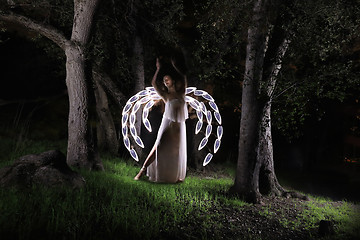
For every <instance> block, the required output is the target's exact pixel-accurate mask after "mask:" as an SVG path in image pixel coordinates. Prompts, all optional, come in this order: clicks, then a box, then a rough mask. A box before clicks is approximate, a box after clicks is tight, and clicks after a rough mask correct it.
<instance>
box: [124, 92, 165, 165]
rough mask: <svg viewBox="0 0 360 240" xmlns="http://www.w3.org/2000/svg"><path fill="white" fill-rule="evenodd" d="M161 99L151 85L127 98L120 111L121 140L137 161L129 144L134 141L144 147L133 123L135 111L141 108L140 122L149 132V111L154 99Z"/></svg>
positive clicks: (136, 155) (150, 128)
mask: <svg viewBox="0 0 360 240" xmlns="http://www.w3.org/2000/svg"><path fill="white" fill-rule="evenodd" d="M159 99H161V97H160V96H159V95H158V94H157V92H156V91H155V89H154V88H153V87H147V88H145V89H144V90H142V91H140V92H138V93H136V94H135V95H134V96H132V97H131V98H129V100H128V101H127V102H126V104H125V107H124V108H123V111H122V117H121V133H122V136H123V142H124V145H125V147H126V149H127V150H128V151H129V153H130V156H131V157H132V158H133V159H134V160H135V161H139V157H138V154H137V152H136V150H135V149H134V147H133V146H132V145H131V142H135V143H136V144H137V145H139V146H140V147H141V148H144V147H145V146H144V143H143V141H142V139H141V138H140V137H139V136H138V133H137V131H136V127H135V123H136V121H137V119H136V115H137V114H136V113H137V112H138V111H139V110H140V109H141V108H142V109H143V112H142V117H141V120H142V123H143V124H144V126H145V128H146V129H147V130H148V131H149V132H151V131H152V127H151V124H150V121H149V119H148V116H149V111H150V109H151V107H152V106H153V105H154V103H155V101H156V100H159Z"/></svg>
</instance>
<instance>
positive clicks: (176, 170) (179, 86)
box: [134, 59, 188, 183]
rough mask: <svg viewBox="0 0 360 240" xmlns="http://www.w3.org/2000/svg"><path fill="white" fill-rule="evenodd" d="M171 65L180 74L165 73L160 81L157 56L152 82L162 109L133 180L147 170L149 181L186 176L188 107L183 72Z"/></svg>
mask: <svg viewBox="0 0 360 240" xmlns="http://www.w3.org/2000/svg"><path fill="white" fill-rule="evenodd" d="M171 63H172V67H173V68H174V69H175V70H176V72H177V74H176V75H179V76H181V77H179V78H178V79H176V80H175V76H170V75H165V76H164V78H163V83H162V84H159V83H157V81H156V79H157V76H158V73H159V70H160V67H161V66H160V62H159V59H156V68H157V69H156V72H155V75H154V77H153V79H152V82H151V84H152V86H153V87H154V88H155V90H156V91H157V93H158V94H159V95H160V96H161V97H162V99H163V101H164V102H165V112H164V114H163V118H162V121H161V124H160V127H159V131H158V134H157V138H156V141H155V144H154V146H153V148H152V149H151V151H150V153H149V155H148V157H147V158H146V160H145V162H144V164H143V166H142V168H141V169H140V171H139V173H138V174H137V175H136V176H135V178H134V179H135V180H139V179H140V177H141V176H142V175H144V173H145V172H146V175H147V176H148V177H149V180H150V181H152V182H164V183H177V182H182V181H184V179H185V176H186V163H187V153H186V151H187V150H186V126H185V120H186V119H187V118H188V110H187V106H186V103H185V89H186V85H187V82H186V76H185V75H183V74H182V73H181V72H180V71H179V70H178V68H177V67H176V66H175V63H174V61H173V60H172V61H171Z"/></svg>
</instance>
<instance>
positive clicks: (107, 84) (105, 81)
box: [92, 64, 127, 108]
mask: <svg viewBox="0 0 360 240" xmlns="http://www.w3.org/2000/svg"><path fill="white" fill-rule="evenodd" d="M92 73H93V76H94V77H95V78H97V79H98V80H99V83H100V84H101V86H102V87H103V88H105V90H106V92H108V93H110V95H111V97H112V98H113V99H114V100H115V101H116V103H117V104H119V106H120V108H122V107H124V105H125V102H126V100H127V97H126V96H125V95H124V94H123V93H122V92H121V91H120V90H119V88H118V87H117V86H116V84H115V83H114V82H113V80H112V79H111V78H110V77H109V76H108V75H107V74H105V73H104V72H103V71H101V69H100V67H99V66H98V65H97V64H94V65H93V70H92Z"/></svg>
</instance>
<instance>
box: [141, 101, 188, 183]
mask: <svg viewBox="0 0 360 240" xmlns="http://www.w3.org/2000/svg"><path fill="white" fill-rule="evenodd" d="M170 109H172V107H171V106H170ZM184 111H185V110H184ZM165 112H167V110H165ZM185 114H186V116H182V117H181V118H182V119H181V120H182V121H179V122H177V121H176V119H172V120H171V119H169V118H168V115H167V114H164V116H163V119H162V122H161V125H160V127H159V131H158V135H157V138H156V141H155V144H154V147H153V149H154V148H155V153H154V154H155V160H154V162H153V163H151V164H150V166H149V167H148V168H147V173H146V175H147V176H148V177H149V180H150V181H152V182H163V183H176V182H179V181H183V180H184V179H185V176H186V163H187V152H186V151H187V150H186V125H185V119H186V118H187V110H186V113H185ZM174 120H175V121H174Z"/></svg>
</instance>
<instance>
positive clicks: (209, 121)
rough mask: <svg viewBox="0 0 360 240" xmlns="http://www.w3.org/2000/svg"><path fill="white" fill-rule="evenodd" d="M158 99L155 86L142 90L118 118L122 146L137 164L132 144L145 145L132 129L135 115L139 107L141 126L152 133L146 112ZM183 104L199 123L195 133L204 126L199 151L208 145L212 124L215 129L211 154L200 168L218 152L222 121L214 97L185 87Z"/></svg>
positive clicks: (126, 105)
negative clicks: (189, 108) (189, 107)
mask: <svg viewBox="0 0 360 240" xmlns="http://www.w3.org/2000/svg"><path fill="white" fill-rule="evenodd" d="M191 95H192V96H191ZM160 99H162V98H161V97H160V96H159V94H158V93H157V92H156V91H155V89H154V87H146V88H145V89H144V90H142V91H140V92H138V93H136V94H135V95H134V96H132V97H131V98H130V99H129V100H128V101H127V102H126V104H125V107H124V108H123V111H122V117H121V133H122V136H123V143H124V145H125V147H126V149H127V150H128V151H129V153H130V155H131V157H132V158H133V159H134V160H135V161H139V157H138V154H137V153H136V150H135V149H134V148H133V147H132V146H131V141H133V142H135V143H136V144H137V145H138V146H140V147H141V148H144V143H143V141H142V139H141V138H140V137H139V136H138V134H137V131H136V128H135V123H136V113H137V112H138V111H139V109H140V108H141V107H142V109H143V112H142V117H141V120H142V124H144V126H145V128H146V129H147V130H148V131H149V132H152V127H151V123H150V121H149V120H148V116H149V111H150V109H151V108H152V107H153V105H154V103H155V101H157V100H160ZM185 102H186V103H187V104H188V105H190V106H191V107H192V108H193V109H194V110H195V111H196V116H197V120H198V121H197V123H196V127H195V134H198V133H199V132H200V131H201V130H202V128H203V126H204V123H205V125H206V128H205V131H204V138H203V139H202V140H201V141H200V144H199V147H198V150H199V151H200V150H202V149H203V148H204V147H205V146H206V145H207V144H208V143H209V137H210V136H211V135H212V134H213V131H215V129H214V127H213V125H214V126H216V133H214V134H213V135H214V136H215V137H216V139H215V141H214V145H213V148H212V150H210V151H211V152H212V153H211V152H209V153H208V154H207V155H206V156H205V158H204V161H203V166H206V165H207V164H209V163H210V161H211V159H212V158H213V154H215V153H216V152H217V151H218V150H219V148H220V145H221V138H222V136H223V131H224V130H223V127H222V125H221V124H222V119H221V115H220V112H219V108H218V106H217V105H216V103H215V100H214V98H213V97H212V96H211V95H210V94H209V93H207V92H206V91H204V90H200V89H197V88H196V87H187V88H186V90H185ZM206 104H207V105H208V108H207V107H206ZM131 139H132V140H131Z"/></svg>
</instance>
